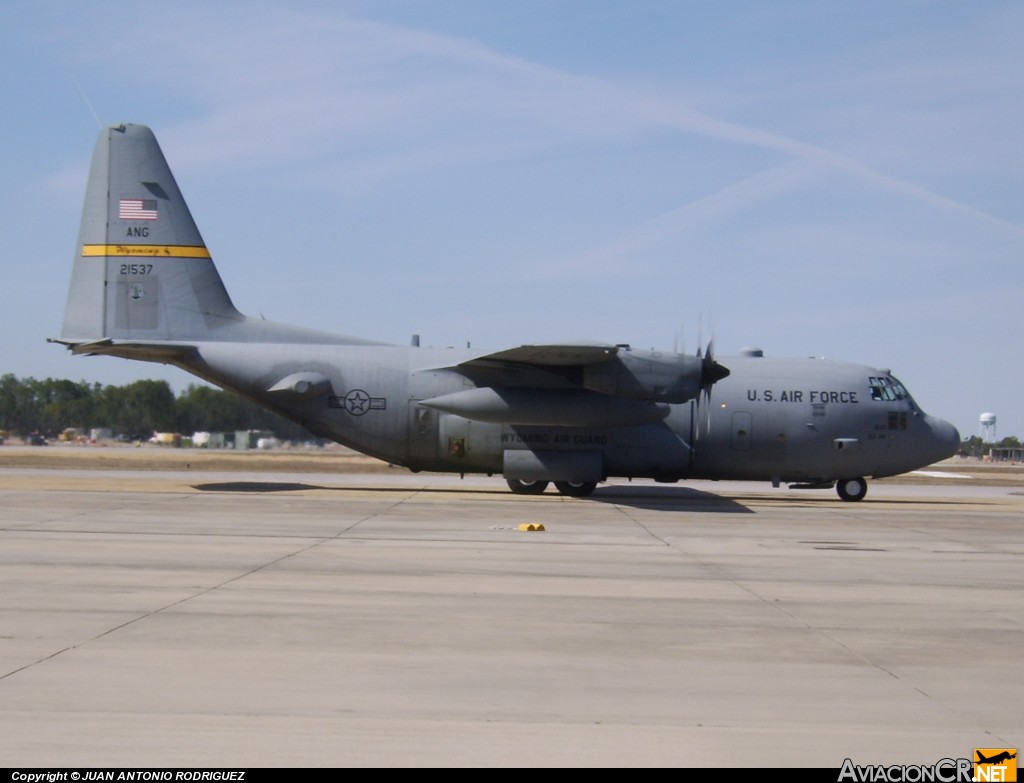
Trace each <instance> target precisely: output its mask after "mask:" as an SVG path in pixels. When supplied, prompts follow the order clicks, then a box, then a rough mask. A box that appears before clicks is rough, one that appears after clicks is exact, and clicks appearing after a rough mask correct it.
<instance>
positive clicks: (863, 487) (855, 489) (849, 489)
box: [836, 477, 868, 503]
mask: <svg viewBox="0 0 1024 783" xmlns="http://www.w3.org/2000/svg"><path fill="white" fill-rule="evenodd" d="M836 492H837V493H838V494H839V497H841V498H842V499H843V500H845V501H848V502H850V503H855V502H856V501H858V500H863V499H864V496H865V495H866V494H868V482H866V481H865V480H864V479H863V478H860V477H858V478H850V479H839V481H837V482H836Z"/></svg>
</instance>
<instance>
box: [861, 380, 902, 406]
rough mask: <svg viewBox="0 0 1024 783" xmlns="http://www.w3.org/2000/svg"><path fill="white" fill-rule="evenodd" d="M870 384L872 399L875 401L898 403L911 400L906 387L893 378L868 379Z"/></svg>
mask: <svg viewBox="0 0 1024 783" xmlns="http://www.w3.org/2000/svg"><path fill="white" fill-rule="evenodd" d="M868 383H869V385H870V386H871V399H873V400H882V401H884V402H896V401H898V400H909V399H910V393H909V392H908V391H907V389H906V387H905V386H904V385H903V384H902V383H900V382H899V381H897V380H896V379H895V378H893V377H892V376H889V375H882V376H879V377H877V378H875V377H872V378H869V379H868Z"/></svg>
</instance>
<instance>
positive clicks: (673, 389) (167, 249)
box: [55, 125, 960, 501]
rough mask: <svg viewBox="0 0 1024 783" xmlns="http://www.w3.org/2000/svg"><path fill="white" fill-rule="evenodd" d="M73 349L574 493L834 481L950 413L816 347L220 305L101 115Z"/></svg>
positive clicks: (434, 464) (179, 221)
mask: <svg viewBox="0 0 1024 783" xmlns="http://www.w3.org/2000/svg"><path fill="white" fill-rule="evenodd" d="M55 342H59V343H61V344H63V345H66V346H68V347H69V348H70V349H71V351H72V353H75V354H87V355H97V354H102V355H109V356H120V357H123V358H126V359H140V360H143V361H151V362H162V363H166V364H173V365H175V366H177V367H180V368H182V369H184V370H186V371H187V372H190V373H192V374H194V375H197V376H199V377H200V378H203V379H205V380H207V381H210V382H211V383H214V384H216V385H218V386H220V387H223V388H225V389H230V390H233V391H235V392H237V393H239V394H241V395H242V396H244V397H247V398H249V399H250V400H253V401H255V402H257V403H259V404H260V405H262V406H264V407H266V408H269V409H270V410H273V411H275V412H277V413H279V414H281V415H282V416H285V417H287V418H288V419H291V420H293V421H295V422H298V423H299V424H301V425H302V426H304V427H305V428H306V429H308V430H309V431H310V432H312V433H315V434H316V435H319V436H321V437H324V438H328V439H330V440H333V441H337V442H338V443H341V444H344V445H345V446H349V447H351V448H353V449H356V450H358V451H361V452H363V453H365V454H369V455H371V456H374V457H378V458H380V459H382V460H385V461H387V462H390V463H393V464H395V465H401V466H405V467H407V468H409V469H410V470H413V471H423V470H426V471H442V472H454V473H460V474H466V473H486V474H501V475H502V476H504V478H505V479H506V480H507V482H508V484H509V487H510V488H511V489H512V491H513V492H517V493H524V494H538V493H541V492H543V491H544V490H545V489H546V488H547V486H548V483H549V482H554V484H555V487H556V488H557V489H558V491H559V492H561V493H562V494H564V495H573V496H586V495H589V494H590V493H591V492H593V491H594V489H595V487H596V486H597V484H598V483H599V482H602V481H605V480H607V479H608V478H609V477H613V476H619V477H628V478H650V479H654V480H655V481H660V482H676V481H679V480H680V479H687V478H695V479H739V480H758V481H771V482H772V483H773V485H775V486H778V485H779V484H780V483H783V482H786V483H793V484H795V485H798V486H801V487H815V488H816V487H832V486H835V487H836V488H837V490H838V493H839V497H841V498H842V499H843V500H849V501H856V500H861V499H862V498H863V497H864V496H865V494H866V492H867V482H866V481H865V479H864V477H865V476H872V477H881V476H891V475H896V474H899V473H904V472H907V471H910V470H915V469H917V468H920V467H923V466H925V465H929V464H931V463H933V462H936V461H939V460H941V459H944V458H946V457H948V456H950V455H952V454H953V453H954V452H955V451H956V449H957V448H958V446H959V443H960V438H959V435H958V434H957V431H956V429H955V428H954V427H953V426H952V425H950V424H949V423H947V422H945V421H942V420H941V419H937V418H934V417H932V416H928V415H926V414H925V413H924V412H923V411H922V410H921V409H920V408H918V406H917V405H916V403H915V402H914V400H913V398H911V396H910V394H909V393H908V392H907V390H906V388H905V387H904V386H903V385H902V384H901V383H900V382H899V381H898V380H896V378H894V377H893V376H892V375H891V374H890V373H889V371H888V370H880V369H873V368H870V367H864V366H859V365H854V364H845V363H840V362H833V361H826V360H823V359H781V358H778V359H777V358H766V357H764V356H763V355H762V354H761V352H760V351H758V350H755V349H750V350H747V351H744V352H743V353H742V354H741V355H739V356H733V357H729V358H727V359H723V362H724V364H720V363H719V362H718V361H717V360H716V359H715V358H714V356H713V352H712V348H711V345H710V344H709V345H708V349H707V351H706V352H705V353H704V354H703V356H702V355H701V352H700V351H698V352H697V354H696V355H687V354H680V353H675V352H662V351H653V350H635V349H632V348H630V347H629V346H628V345H612V344H603V343H573V344H565V343H558V344H547V345H521V346H518V347H514V348H508V349H505V350H500V351H496V352H489V353H481V352H477V351H472V350H469V349H466V350H457V349H451V348H445V349H433V348H421V347H418V346H416V345H412V346H399V345H389V344H385V343H379V342H374V341H370V340H363V339H358V338H354V337H348V336H344V335H338V334H330V333H326V332H320V331H313V330H309V329H303V328H299V327H294V326H288V325H284V324H278V323H273V322H270V321H265V320H262V319H256V318H250V317H247V316H245V315H242V314H241V313H240V312H238V311H237V310H236V309H235V307H234V305H233V304H232V303H231V299H230V298H229V297H228V294H227V291H226V290H225V288H224V284H223V283H222V282H221V278H220V275H219V274H218V273H217V270H216V268H215V267H214V265H213V261H212V259H211V257H210V253H209V251H208V250H207V248H206V245H205V244H204V242H203V239H202V237H201V236H200V234H199V231H198V230H197V228H196V226H195V223H194V222H193V220H192V215H191V214H190V212H189V210H188V207H187V206H186V204H185V200H184V199H183V198H182V196H181V192H180V191H179V190H178V186H177V184H176V183H175V180H174V177H173V175H172V174H171V171H170V168H169V167H168V165H167V162H166V160H165V159H164V156H163V153H162V152H161V150H160V147H159V145H158V144H157V141H156V138H155V137H154V135H153V133H152V131H150V129H149V128H147V127H145V126H143V125H116V126H110V127H107V128H106V129H104V130H103V131H102V133H101V135H100V139H99V142H98V143H97V145H96V150H95V152H94V154H93V158H92V167H91V170H90V173H89V181H88V187H87V191H86V196H85V205H84V208H83V212H82V224H81V230H80V233H79V238H78V244H77V246H76V253H75V262H74V270H73V272H72V277H71V288H70V291H69V294H68V301H67V307H66V309H65V313H64V325H63V330H62V333H61V337H60V338H59V339H57V340H55Z"/></svg>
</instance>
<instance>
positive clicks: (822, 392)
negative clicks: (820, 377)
mask: <svg viewBox="0 0 1024 783" xmlns="http://www.w3.org/2000/svg"><path fill="white" fill-rule="evenodd" d="M747 399H748V400H749V401H750V402H809V403H812V404H821V403H846V404H848V405H859V404H860V400H858V399H857V392H855V391H831V390H827V389H815V390H813V391H803V390H801V389H796V390H790V389H786V390H784V391H781V392H780V391H778V390H776V389H747Z"/></svg>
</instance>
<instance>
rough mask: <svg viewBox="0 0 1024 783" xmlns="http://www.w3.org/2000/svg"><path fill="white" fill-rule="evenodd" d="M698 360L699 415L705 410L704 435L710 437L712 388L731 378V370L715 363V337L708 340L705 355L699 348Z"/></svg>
mask: <svg viewBox="0 0 1024 783" xmlns="http://www.w3.org/2000/svg"><path fill="white" fill-rule="evenodd" d="M697 358H698V359H700V392H699V393H698V395H697V413H698V414H699V413H700V409H701V407H703V408H704V434H705V435H710V434H711V387H712V386H714V385H715V384H716V383H718V382H719V381H720V380H722V379H723V378H727V377H729V368H728V367H725V366H724V365H721V364H719V363H718V362H716V361H715V338H714V337H712V338H711V339H710V340H708V347H707V350H706V351H704V354H703V355H701V351H700V348H699V347H698V348H697ZM699 420H700V419H699V418H698V421H699Z"/></svg>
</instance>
